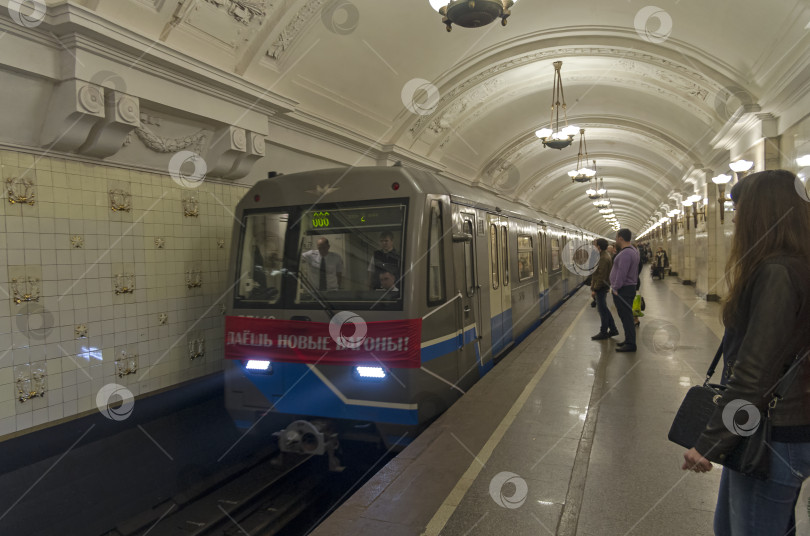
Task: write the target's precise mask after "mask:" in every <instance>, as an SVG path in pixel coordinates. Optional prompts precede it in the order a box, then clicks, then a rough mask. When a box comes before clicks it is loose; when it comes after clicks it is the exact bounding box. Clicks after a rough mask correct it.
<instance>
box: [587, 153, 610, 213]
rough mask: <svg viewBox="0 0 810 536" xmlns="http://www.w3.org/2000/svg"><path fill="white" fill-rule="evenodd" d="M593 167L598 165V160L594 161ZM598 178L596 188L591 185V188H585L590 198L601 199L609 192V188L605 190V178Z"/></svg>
mask: <svg viewBox="0 0 810 536" xmlns="http://www.w3.org/2000/svg"><path fill="white" fill-rule="evenodd" d="M593 167H596V160H594V161H593ZM597 180H598V184H597V185H596V186H597V187H596V188H594V187H593V186H591V187H590V188H588V189H587V190H585V193H586V194H587V195H588V197H589V198H590V199H600V198H601V197H602V196H603V195H605V194H606V193H607V190H605V180H604V179H597ZM608 203H609V201H608ZM595 204H596V203H594V205H595Z"/></svg>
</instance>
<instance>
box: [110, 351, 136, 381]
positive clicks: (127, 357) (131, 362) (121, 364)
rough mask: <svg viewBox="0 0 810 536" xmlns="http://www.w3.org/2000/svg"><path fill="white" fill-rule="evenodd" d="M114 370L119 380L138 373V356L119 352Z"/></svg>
mask: <svg viewBox="0 0 810 536" xmlns="http://www.w3.org/2000/svg"><path fill="white" fill-rule="evenodd" d="M115 370H116V373H117V374H118V377H119V378H123V377H124V376H128V375H130V374H135V373H136V372H138V354H130V353H127V351H126V350H121V352H120V353H119V354H118V359H116V360H115Z"/></svg>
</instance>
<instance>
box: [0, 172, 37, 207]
mask: <svg viewBox="0 0 810 536" xmlns="http://www.w3.org/2000/svg"><path fill="white" fill-rule="evenodd" d="M6 195H7V196H8V202H9V203H11V204H12V205H14V204H17V203H19V204H21V205H30V206H34V204H35V203H36V195H37V194H36V183H35V180H34V177H33V176H32V175H31V174H28V175H26V176H22V177H8V178H7V179H6Z"/></svg>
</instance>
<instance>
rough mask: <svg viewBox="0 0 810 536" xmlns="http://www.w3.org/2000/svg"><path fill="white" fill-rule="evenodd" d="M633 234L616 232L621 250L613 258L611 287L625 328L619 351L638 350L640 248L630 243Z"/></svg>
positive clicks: (614, 301)
mask: <svg viewBox="0 0 810 536" xmlns="http://www.w3.org/2000/svg"><path fill="white" fill-rule="evenodd" d="M632 237H633V235H632V233H631V232H630V229H619V232H618V233H616V245H617V246H618V247H619V252H618V253H616V256H615V257H614V258H613V269H612V270H611V271H610V288H611V290H612V291H613V303H614V305H616V312H617V313H619V319H620V320H621V322H622V329H624V341H623V342H621V343H619V345H618V346H619V347H618V348H617V349H616V351H617V352H635V351H636V328H635V324H634V322H633V298H635V297H636V283H638V260H639V259H638V250H637V249H636V248H634V247H633V245H632V244H631V243H630V240H631V239H632Z"/></svg>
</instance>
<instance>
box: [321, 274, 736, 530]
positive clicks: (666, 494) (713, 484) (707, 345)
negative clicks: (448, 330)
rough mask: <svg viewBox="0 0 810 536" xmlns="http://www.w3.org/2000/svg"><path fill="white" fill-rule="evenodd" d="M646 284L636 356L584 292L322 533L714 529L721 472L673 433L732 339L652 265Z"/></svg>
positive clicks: (705, 308)
mask: <svg viewBox="0 0 810 536" xmlns="http://www.w3.org/2000/svg"><path fill="white" fill-rule="evenodd" d="M641 290H642V293H643V295H644V297H645V301H646V305H647V309H646V311H645V313H646V314H645V316H644V317H643V318H642V319H641V326H640V328H638V351H637V352H636V353H617V352H615V348H616V342H617V341H620V340H622V339H623V334H622V335H620V336H618V337H615V338H614V339H613V340H607V341H599V342H595V341H592V340H591V335H594V334H595V333H596V332H597V331H598V328H599V318H598V314H597V312H596V310H595V309H592V308H591V307H590V301H591V300H590V292H589V291H588V289H585V288H583V289H580V291H579V292H577V293H576V294H575V295H574V296H572V297H571V298H570V299H569V300H568V301H567V302H566V303H565V304H564V305H563V306H562V307H561V308H560V309H559V310H558V311H557V312H556V313H555V314H554V315H553V316H552V317H551V318H549V319H548V320H546V322H544V323H543V324H542V325H541V326H540V327H539V328H538V329H537V330H535V331H534V332H533V333H532V334H531V335H530V336H529V337H528V338H527V339H526V340H525V341H523V342H522V343H521V344H520V345H519V346H518V347H517V348H515V349H514V350H513V351H512V352H511V354H510V355H509V356H507V358H505V359H504V360H503V361H502V362H501V363H500V364H499V365H498V366H496V367H495V368H494V369H493V370H492V372H490V373H489V374H488V375H487V376H486V377H485V378H483V379H482V380H481V381H480V382H479V383H478V384H476V385H475V386H474V387H473V388H472V389H470V391H469V392H467V394H466V395H465V396H464V397H462V398H461V399H460V400H459V401H458V402H457V403H456V404H455V405H454V406H453V407H451V408H450V409H449V410H448V411H447V412H446V413H445V414H444V415H443V416H442V417H440V418H439V419H438V420H437V421H436V422H435V423H434V424H433V425H432V426H431V427H430V428H429V429H428V430H426V431H425V432H424V433H423V434H422V435H421V436H419V437H418V438H417V439H416V440H415V441H414V442H413V443H412V444H411V445H410V446H409V447H408V448H406V449H405V450H404V451H403V452H402V453H400V454H399V455H398V456H397V457H396V458H395V459H394V460H393V461H391V462H390V463H389V464H388V465H387V466H386V467H384V468H383V469H382V470H381V471H380V472H379V473H378V474H377V475H375V476H374V477H373V478H372V479H371V480H370V481H369V482H368V483H367V484H366V485H365V486H363V487H362V488H361V489H360V490H359V491H357V492H356V493H355V494H354V495H353V496H352V497H351V498H350V499H349V500H348V501H346V502H345V503H344V504H343V505H342V506H341V507H340V508H339V509H338V510H336V512H335V513H334V514H333V515H332V516H331V517H330V518H328V519H327V520H326V521H325V522H324V523H322V524H321V526H320V527H319V528H318V529H316V531H315V532H313V533H312V534H314V535H315V536H327V535H328V536H337V535H350V534H351V535H358V534H359V535H385V536H405V535H408V536H411V535H413V536H418V535H429V536H434V535H442V536H462V535H470V536H473V535H482V536H483V535H487V536H490V535H501V534H503V535H509V536H519V535H538V534H539V535H544V534H551V535H566V536H568V535H570V536H573V535H579V536H612V535H639V536H642V535H644V536H647V535H655V536H668V535H671V536H676V535H690V536H691V535H710V534H712V528H711V527H712V517H713V511H714V506H715V501H716V495H717V487H718V483H719V479H720V468H719V467H717V466H716V467H715V469H714V470H713V471H711V472H710V473H708V474H702V475H699V474H695V473H692V472H686V471H682V470H681V463H682V461H683V457H682V455H683V452H684V450H685V449H683V448H681V447H679V446H677V445H675V444H673V443H670V442H669V441H668V440H667V432H668V430H669V426H670V424H671V422H672V419H673V417H674V415H675V412H676V410H677V408H678V406H679V405H680V402H681V400H682V399H683V396H684V394H685V393H686V391H687V390H688V389H689V387H690V386H692V385H694V384H696V383H699V382H701V381H702V379H703V375H704V373H705V371H706V368H707V367H708V364H709V362H710V361H711V358H712V356H713V355H714V352H715V350H716V348H717V345H718V344H719V340H720V336H721V335H722V328H721V326H720V322H719V305H718V304H715V303H707V302H705V301H703V300H700V299H699V298H697V297H696V296H695V294H694V292H695V290H694V287H690V286H684V285H682V284H681V283H680V282H679V281H678V280H677V278H675V277H669V278H667V279H665V280H662V281H658V280H651V279H650V278H649V276H648V270H644V273H643V279H642V289H641ZM614 316H615V317H616V319H617V323H618V317H617V316H616V315H615V310H614Z"/></svg>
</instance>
